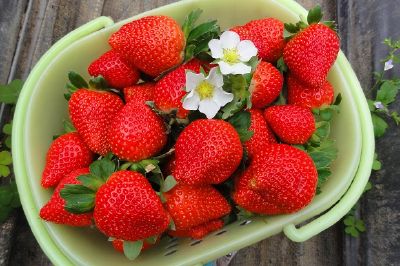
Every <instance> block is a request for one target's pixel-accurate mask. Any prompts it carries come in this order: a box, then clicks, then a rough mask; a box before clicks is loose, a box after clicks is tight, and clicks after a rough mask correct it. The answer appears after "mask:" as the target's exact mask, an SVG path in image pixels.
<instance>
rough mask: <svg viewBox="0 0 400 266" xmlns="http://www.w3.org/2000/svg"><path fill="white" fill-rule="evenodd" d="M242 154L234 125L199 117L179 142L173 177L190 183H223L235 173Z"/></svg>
mask: <svg viewBox="0 0 400 266" xmlns="http://www.w3.org/2000/svg"><path fill="white" fill-rule="evenodd" d="M242 156H243V148H242V144H241V142H240V138H239V135H238V133H237V132H236V130H235V129H234V128H233V127H232V125H231V124H229V123H228V122H225V121H223V120H214V119H199V120H196V121H194V122H192V123H190V124H189V125H188V126H187V127H186V128H185V129H184V130H183V131H182V133H181V134H180V135H179V137H178V139H177V141H176V144H175V167H174V169H173V176H174V177H175V179H176V180H177V181H178V182H181V183H184V184H188V185H201V184H219V183H221V182H223V181H225V180H226V179H228V178H229V176H230V175H232V174H233V172H234V171H235V170H236V168H237V167H238V166H239V164H240V161H241V159H242Z"/></svg>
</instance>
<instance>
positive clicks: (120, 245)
mask: <svg viewBox="0 0 400 266" xmlns="http://www.w3.org/2000/svg"><path fill="white" fill-rule="evenodd" d="M158 242H160V238H157V241H156V243H154V244H152V243H149V242H147V241H146V240H145V241H143V246H142V250H141V251H144V250H146V249H149V248H151V247H153V246H154V245H156V244H157V243H158ZM112 245H113V247H114V249H115V250H116V251H118V252H121V253H124V240H121V239H114V240H113V241H112Z"/></svg>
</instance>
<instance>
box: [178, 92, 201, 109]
mask: <svg viewBox="0 0 400 266" xmlns="http://www.w3.org/2000/svg"><path fill="white" fill-rule="evenodd" d="M199 102H200V97H199V95H198V94H197V93H195V91H194V90H193V91H191V92H190V93H189V94H188V95H187V96H186V97H185V99H184V100H183V103H182V107H183V109H186V110H197V108H199Z"/></svg>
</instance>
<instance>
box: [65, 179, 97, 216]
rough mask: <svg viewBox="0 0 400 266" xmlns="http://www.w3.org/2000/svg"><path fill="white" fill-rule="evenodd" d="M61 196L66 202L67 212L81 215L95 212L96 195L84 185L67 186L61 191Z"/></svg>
mask: <svg viewBox="0 0 400 266" xmlns="http://www.w3.org/2000/svg"><path fill="white" fill-rule="evenodd" d="M60 196H61V197H62V198H63V199H64V200H65V202H66V203H65V210H66V211H68V212H70V213H75V214H80V213H86V212H90V211H92V210H93V207H94V199H95V193H94V191H93V190H91V189H89V188H87V187H85V186H83V185H75V184H67V185H65V186H64V188H63V189H61V191H60Z"/></svg>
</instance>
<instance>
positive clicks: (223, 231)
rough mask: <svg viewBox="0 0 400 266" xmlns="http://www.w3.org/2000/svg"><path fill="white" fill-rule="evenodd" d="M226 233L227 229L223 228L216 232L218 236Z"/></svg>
mask: <svg viewBox="0 0 400 266" xmlns="http://www.w3.org/2000/svg"><path fill="white" fill-rule="evenodd" d="M225 233H226V230H222V231H220V232H218V233H216V234H215V235H216V236H219V235H222V234H225Z"/></svg>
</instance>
